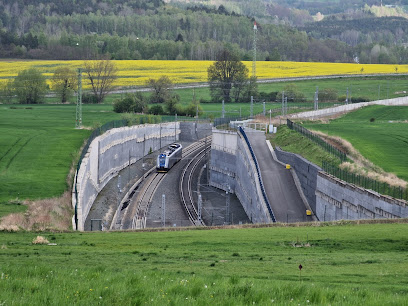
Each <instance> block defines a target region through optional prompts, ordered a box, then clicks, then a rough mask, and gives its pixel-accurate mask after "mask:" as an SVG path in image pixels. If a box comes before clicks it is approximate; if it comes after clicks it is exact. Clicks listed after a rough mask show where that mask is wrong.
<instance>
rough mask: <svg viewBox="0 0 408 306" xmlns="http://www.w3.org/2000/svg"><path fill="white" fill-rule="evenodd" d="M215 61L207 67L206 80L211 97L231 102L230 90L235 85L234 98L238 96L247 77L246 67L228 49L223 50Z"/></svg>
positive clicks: (216, 100) (215, 100)
mask: <svg viewBox="0 0 408 306" xmlns="http://www.w3.org/2000/svg"><path fill="white" fill-rule="evenodd" d="M217 58H218V59H217V61H216V62H215V63H214V64H212V65H211V66H210V67H208V70H207V73H208V82H209V85H210V93H211V99H212V100H213V101H214V102H219V101H221V100H224V101H225V102H231V90H232V89H233V88H234V87H235V89H234V90H235V99H236V100H237V97H238V98H239V96H240V92H241V91H242V90H241V89H242V86H245V85H246V82H245V80H247V79H248V68H247V67H246V66H245V65H244V64H243V63H242V62H241V61H239V60H238V57H237V56H236V55H235V54H233V53H231V52H230V51H228V50H223V51H222V52H221V53H220V54H219V56H218V57H217Z"/></svg>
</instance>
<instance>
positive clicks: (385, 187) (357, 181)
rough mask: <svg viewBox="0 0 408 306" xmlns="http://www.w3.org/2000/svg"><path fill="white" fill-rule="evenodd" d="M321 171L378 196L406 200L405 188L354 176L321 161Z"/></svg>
mask: <svg viewBox="0 0 408 306" xmlns="http://www.w3.org/2000/svg"><path fill="white" fill-rule="evenodd" d="M322 169H323V170H324V171H326V172H327V173H329V174H331V175H333V176H335V177H337V178H339V179H341V180H343V181H346V182H348V183H351V184H354V185H357V186H360V187H363V188H365V189H371V190H373V191H375V192H378V193H380V194H385V195H389V196H392V197H394V198H397V199H403V200H408V189H407V188H402V187H400V186H392V185H390V184H387V183H385V182H380V181H378V180H374V179H371V178H369V177H366V176H363V175H359V174H355V173H353V172H349V171H347V170H344V169H341V168H339V167H337V166H335V165H332V164H330V163H328V162H325V161H323V164H322Z"/></svg>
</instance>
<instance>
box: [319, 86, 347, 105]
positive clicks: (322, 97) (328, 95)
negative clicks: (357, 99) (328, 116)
mask: <svg viewBox="0 0 408 306" xmlns="http://www.w3.org/2000/svg"><path fill="white" fill-rule="evenodd" d="M337 96H338V94H337V90H336V89H334V88H324V89H323V90H321V91H319V101H322V102H328V101H336V100H337ZM344 100H345V99H344Z"/></svg>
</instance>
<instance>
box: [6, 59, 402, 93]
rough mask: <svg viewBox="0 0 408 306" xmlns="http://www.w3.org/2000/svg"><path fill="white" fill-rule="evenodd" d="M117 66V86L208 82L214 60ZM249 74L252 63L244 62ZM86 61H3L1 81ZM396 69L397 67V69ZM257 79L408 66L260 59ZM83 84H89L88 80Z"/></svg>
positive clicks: (47, 73) (370, 71)
mask: <svg viewBox="0 0 408 306" xmlns="http://www.w3.org/2000/svg"><path fill="white" fill-rule="evenodd" d="M114 63H115V65H116V66H117V68H118V79H117V80H116V86H120V87H132V86H143V85H145V83H146V81H147V80H148V79H150V78H152V79H157V78H159V77H160V76H162V75H166V76H168V77H169V78H170V79H171V80H172V81H173V82H174V83H176V84H180V83H196V82H206V81H207V68H208V67H209V66H210V65H211V64H212V63H213V62H211V61H143V60H140V61H133V60H128V61H114ZM244 63H245V65H246V66H247V67H248V69H249V71H250V74H251V71H252V62H244ZM83 64H84V62H83V61H36V60H35V61H7V60H3V61H0V83H4V82H6V81H7V80H8V79H12V78H14V77H15V76H17V74H18V73H19V71H22V70H25V69H28V68H31V67H35V68H37V69H39V70H40V71H41V72H42V73H43V74H44V75H45V76H46V77H47V78H48V79H49V78H50V77H51V76H52V75H53V73H54V70H55V69H56V68H57V67H60V66H69V67H71V68H73V69H77V68H80V67H83ZM396 68H397V70H396ZM256 72H257V77H258V79H271V78H290V77H308V76H321V75H344V74H377V73H385V74H389V73H396V72H397V73H408V65H377V64H350V63H309V62H307V63H304V62H261V61H260V62H257V66H256ZM84 86H85V87H87V82H86V79H84Z"/></svg>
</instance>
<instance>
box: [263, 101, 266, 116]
mask: <svg viewBox="0 0 408 306" xmlns="http://www.w3.org/2000/svg"><path fill="white" fill-rule="evenodd" d="M265 114H266V110H265V102H263V115H264V116H265Z"/></svg>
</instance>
